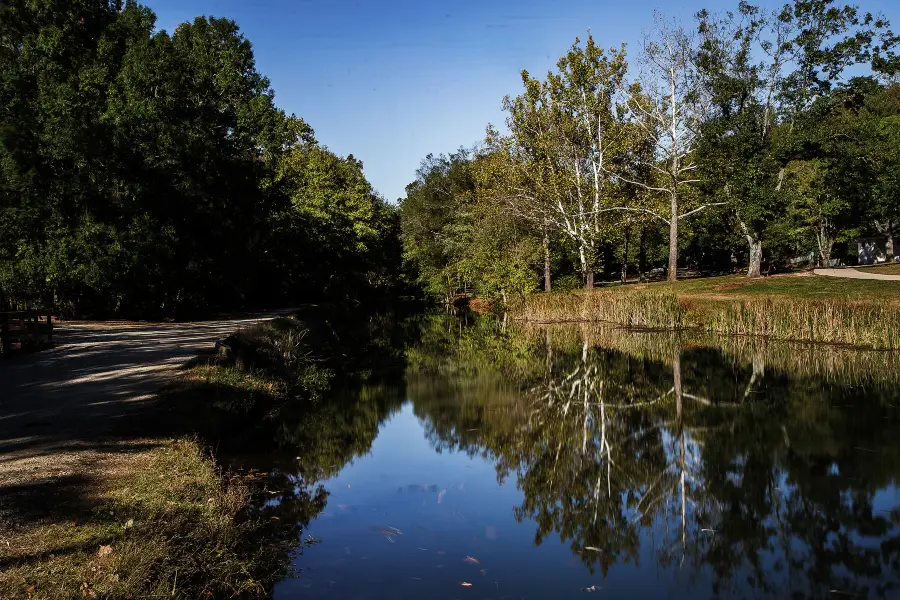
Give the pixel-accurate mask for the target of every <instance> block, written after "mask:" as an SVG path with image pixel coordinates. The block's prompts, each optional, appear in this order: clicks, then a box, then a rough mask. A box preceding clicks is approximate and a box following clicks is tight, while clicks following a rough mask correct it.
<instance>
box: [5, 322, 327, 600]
mask: <svg viewBox="0 0 900 600" xmlns="http://www.w3.org/2000/svg"><path fill="white" fill-rule="evenodd" d="M320 333H321V332H320ZM325 338H328V335H323V336H322V337H321V338H318V339H316V336H315V335H312V334H311V332H310V329H309V328H308V327H307V325H306V324H305V323H303V322H301V321H299V320H297V319H275V320H273V321H268V322H265V323H261V324H257V325H254V326H252V327H249V328H246V329H242V330H239V331H236V332H235V333H234V334H232V335H231V336H230V337H228V338H227V339H226V340H224V346H222V347H221V348H220V349H219V350H218V351H217V352H216V353H215V354H213V353H210V354H208V355H206V356H201V357H198V358H197V360H196V361H195V363H196V364H194V365H193V366H192V367H190V368H189V369H187V370H185V373H184V375H183V376H182V377H181V378H180V379H179V380H178V381H177V382H175V383H174V384H173V385H172V386H171V387H170V389H168V390H167V391H166V392H165V393H164V394H163V395H162V397H161V398H160V399H159V400H158V401H157V402H156V403H155V404H154V405H153V406H152V407H151V408H149V409H148V411H147V412H146V413H144V414H142V415H141V418H142V419H143V420H144V421H145V422H144V423H143V424H139V425H138V430H139V431H144V432H145V436H146V437H144V438H142V439H139V440H137V441H136V440H133V439H131V440H128V441H122V442H117V441H114V440H110V441H109V442H108V443H105V444H104V445H103V446H102V448H103V450H102V451H97V450H94V449H91V450H90V451H88V452H85V455H86V458H85V459H84V460H83V461H81V462H80V463H79V464H78V465H77V466H76V467H73V468H72V472H73V473H77V475H73V476H66V477H62V478H61V479H62V481H60V483H59V484H58V485H57V484H55V483H50V482H48V483H41V484H40V485H42V486H50V487H49V488H48V489H35V490H34V491H33V492H31V491H29V489H28V488H29V486H22V488H23V490H24V492H23V494H21V495H22V497H21V498H19V499H12V500H15V502H16V506H19V507H25V506H26V505H27V504H28V502H29V501H28V499H27V497H26V496H27V494H29V493H31V494H33V495H34V497H35V498H38V499H41V500H42V501H46V502H47V507H46V510H43V509H42V510H41V511H31V512H43V513H45V514H42V515H41V516H40V517H38V518H33V519H21V518H20V519H16V518H9V519H8V520H9V521H10V522H11V527H6V525H4V527H3V529H4V530H7V529H8V531H3V533H2V534H0V598H4V599H5V598H24V599H47V600H57V599H60V600H62V599H64V598H66V599H67V598H75V597H78V598H116V599H119V598H121V599H137V598H163V597H164V598H182V599H185V600H187V599H191V600H193V599H199V598H248V599H255V598H265V597H268V595H269V593H270V591H271V587H272V585H273V583H274V582H275V581H277V579H279V578H280V577H283V576H284V575H286V574H287V573H289V567H290V556H291V549H292V548H294V547H296V546H297V544H298V543H300V542H299V536H298V532H297V528H298V526H299V525H298V521H302V519H300V517H299V516H298V515H299V514H301V513H302V510H299V509H298V508H297V502H298V501H297V499H296V498H294V499H293V500H294V503H293V504H292V505H291V510H294V511H295V512H294V513H291V515H290V516H291V518H290V519H288V518H282V517H279V516H278V515H279V514H280V512H279V510H280V508H279V507H278V506H273V505H272V502H271V500H272V496H271V495H270V494H271V492H270V491H268V489H267V488H266V486H267V484H268V483H269V482H268V481H267V480H264V479H263V478H262V477H261V476H260V474H259V473H258V472H251V471H247V472H244V473H243V474H239V473H237V472H228V470H227V469H225V468H224V467H223V462H222V460H221V459H222V455H221V454H222V453H221V452H219V455H218V456H215V457H214V456H213V455H212V454H211V453H210V452H209V450H208V449H209V448H210V447H215V448H217V451H218V449H219V448H220V446H221V445H222V443H223V440H225V439H228V438H236V437H239V436H242V435H250V436H252V435H253V434H254V431H255V430H257V429H260V428H263V426H264V424H265V423H268V422H269V420H270V418H271V415H272V413H273V411H276V410H278V408H279V407H280V406H281V405H284V404H286V403H289V402H294V403H302V402H310V401H315V400H317V399H318V398H319V397H320V396H321V395H322V393H323V392H324V391H325V390H327V389H328V386H329V382H330V378H331V377H330V373H331V372H330V370H329V369H328V368H326V367H325V366H323V363H324V362H326V361H323V360H320V359H319V358H317V356H320V355H321V354H322V353H324V352H331V351H333V348H331V347H328V345H327V344H326V343H325V342H324V339H325ZM163 432H165V433H163ZM173 439H174V440H179V441H173ZM254 450H255V451H258V452H262V453H264V452H266V448H265V447H258V446H257V447H256V448H254ZM231 458H234V457H231ZM69 479H71V480H73V481H72V485H71V486H70V487H65V485H63V484H65V483H66V481H67V480H69ZM289 492H290V493H291V494H293V488H290V489H289ZM54 498H55V499H54ZM12 500H11V498H9V497H8V498H6V501H7V502H10V501H12ZM314 500H315V499H313V500H311V501H314ZM0 517H3V515H2V511H0ZM3 520H4V519H3V518H0V523H3ZM16 521H19V522H18V523H17V522H16Z"/></svg>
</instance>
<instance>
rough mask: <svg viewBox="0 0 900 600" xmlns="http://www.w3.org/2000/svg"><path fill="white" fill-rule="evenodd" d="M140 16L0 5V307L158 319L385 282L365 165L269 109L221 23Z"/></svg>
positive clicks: (378, 215) (384, 232) (389, 216)
mask: <svg viewBox="0 0 900 600" xmlns="http://www.w3.org/2000/svg"><path fill="white" fill-rule="evenodd" d="M154 22H155V15H154V14H153V13H152V11H150V10H149V9H148V8H145V7H142V6H140V5H138V4H137V3H135V2H132V1H129V2H126V3H124V5H123V2H121V1H117V2H109V1H107V2H101V1H97V0H93V1H92V0H76V1H74V2H68V1H66V2H62V1H61V0H58V1H53V0H42V1H39V2H26V1H25V0H11V1H10V2H8V3H7V5H6V6H5V8H3V9H2V10H0V304H7V305H9V304H21V303H22V301H23V300H24V299H25V298H26V297H28V296H30V297H33V298H35V299H36V300H37V301H38V302H42V303H43V304H45V305H53V306H55V307H57V308H58V309H59V310H61V311H62V312H65V313H69V314H76V315H87V314H93V315H111V314H123V315H135V316H149V317H158V316H167V315H183V314H187V313H196V312H199V311H208V310H210V309H213V308H233V307H239V306H252V305H260V304H263V303H266V304H271V303H275V302H284V301H287V300H294V299H304V300H305V299H308V298H310V297H322V296H323V295H324V294H326V293H331V292H338V293H340V294H341V296H342V297H347V296H350V295H353V294H356V293H358V292H359V291H361V290H363V289H371V288H373V287H378V286H381V287H384V285H385V283H386V281H387V280H388V279H389V275H388V274H387V273H388V272H391V269H392V268H396V266H397V265H399V249H394V250H392V249H391V248H390V244H391V241H390V240H391V238H393V239H396V237H397V235H396V234H397V232H396V219H395V217H394V216H393V211H392V209H391V208H390V207H389V206H387V205H386V204H385V203H384V202H383V201H382V200H381V199H380V198H378V197H377V196H376V195H375V194H374V192H373V191H372V189H371V186H369V184H368V183H367V182H366V181H365V178H364V177H363V176H362V170H361V164H359V162H358V161H355V160H353V159H352V157H349V158H348V159H346V160H345V159H342V158H340V157H337V156H335V155H333V154H332V153H330V152H328V151H327V150H326V149H325V148H323V147H321V146H319V145H318V144H317V143H316V141H315V139H314V137H313V134H312V130H311V128H310V127H309V126H308V125H306V124H305V123H304V122H303V121H302V120H300V119H297V118H295V117H293V116H287V115H285V114H284V112H282V111H281V110H279V109H278V108H277V107H275V105H274V94H273V92H272V90H271V88H270V87H269V81H268V80H267V79H266V78H265V77H264V76H262V75H261V74H260V73H259V72H258V71H257V70H256V66H255V62H254V57H253V51H252V48H251V45H250V42H249V41H248V40H247V39H245V38H244V37H243V36H242V35H241V33H240V31H239V29H238V27H237V25H236V24H235V23H234V22H233V21H229V20H227V19H217V18H211V17H210V18H206V17H198V18H197V19H195V20H194V21H193V22H192V23H183V24H181V25H179V26H178V27H177V28H176V29H175V31H174V32H172V33H171V34H170V33H167V32H165V31H157V30H156V29H155V27H154ZM298 153H299V154H304V155H307V156H309V155H314V156H316V157H318V158H319V159H320V160H319V161H318V162H317V163H316V164H314V165H299V166H297V165H296V162H297V161H296V160H295V157H296V156H297V154H298ZM297 168H300V169H304V168H305V169H308V170H309V171H310V173H298V172H297V171H296V169H297ZM285 173H289V174H288V175H287V176H286V175H285ZM322 178H326V179H327V178H330V180H331V181H330V183H329V184H328V185H326V186H321V185H318V180H319V179H322ZM311 179H316V181H310V180H311ZM317 185H318V187H317ZM307 188H315V191H314V192H313V193H314V194H315V195H317V202H318V205H319V206H320V208H321V210H319V211H318V212H315V211H314V212H313V213H312V214H309V213H310V211H309V210H307V207H306V206H304V205H303V203H302V202H300V203H298V200H297V198H298V197H306V196H309V195H310V193H307ZM346 197H352V199H351V200H349V201H352V202H355V203H356V204H357V206H356V209H355V210H352V211H345V210H344V207H345V206H346V204H347V202H348V200H347V199H346ZM329 212H331V213H346V214H344V215H343V216H344V220H343V221H342V222H341V223H335V222H333V221H331V220H328V218H327V214H326V213H329ZM360 229H365V230H366V231H365V232H363V233H360V231H359V230H360ZM348 232H349V233H348ZM351 234H352V235H351ZM348 235H349V236H350V237H349V238H348ZM360 237H364V238H366V245H363V244H360V243H359V241H358V239H356V238H360ZM395 246H396V244H395ZM312 249H315V251H316V252H310V250H312ZM332 257H338V258H337V259H335V260H332ZM391 260H394V261H395V265H394V266H390V261H391ZM0 307H2V306H0Z"/></svg>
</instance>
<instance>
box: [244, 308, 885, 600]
mask: <svg viewBox="0 0 900 600" xmlns="http://www.w3.org/2000/svg"><path fill="white" fill-rule="evenodd" d="M404 355H405V357H406V360H405V362H406V365H405V367H404V368H403V369H402V372H398V373H394V374H386V375H385V374H382V376H379V377H369V378H368V379H367V380H366V381H365V382H362V383H358V384H356V385H347V386H346V388H347V389H344V390H342V391H336V392H335V393H334V394H333V397H332V398H330V399H327V400H323V401H322V402H320V403H319V405H317V407H316V408H315V409H313V410H305V411H304V412H302V413H300V414H290V413H285V414H284V415H280V416H279V417H278V418H277V419H276V422H275V425H274V430H273V431H274V434H275V437H276V440H277V444H276V446H277V448H278V450H277V452H275V454H276V455H277V460H275V461H274V463H275V464H270V465H268V466H267V467H266V468H267V469H269V475H268V476H267V477H269V478H270V483H269V485H270V486H271V488H272V489H271V491H270V492H269V494H270V495H271V497H270V498H268V499H267V500H266V501H265V504H264V506H263V507H262V508H263V510H264V511H269V513H271V516H273V517H277V521H278V522H280V523H284V524H285V525H284V526H285V527H287V528H288V530H287V531H288V534H290V535H292V536H296V537H299V538H300V539H301V540H302V543H301V546H300V549H299V552H298V553H297V555H296V557H295V559H294V566H295V567H296V569H297V571H298V576H297V577H296V578H291V579H287V580H285V581H283V582H281V583H280V584H278V585H277V586H276V588H275V597H276V598H284V599H287V598H347V599H356V598H359V599H362V598H431V599H443V598H448V599H449V598H494V599H500V598H511V599H518V598H581V597H583V595H584V594H585V593H596V594H598V597H606V598H622V597H631V598H644V597H647V598H707V597H721V598H741V597H743V598H757V597H772V598H829V597H830V598H850V597H862V598H868V597H871V598H898V597H900V590H898V588H897V585H898V580H900V563H898V559H900V527H898V524H900V491H898V488H897V477H898V475H900V412H898V408H900V372H898V369H897V358H896V356H892V355H887V354H875V353H862V352H851V351H846V350H839V349H834V348H810V347H808V346H805V347H804V346H785V345H771V344H763V343H761V342H750V341H747V340H715V339H706V340H703V339H700V340H697V339H679V338H674V337H671V336H661V335H651V334H629V333H625V332H622V331H615V330H601V329H589V328H554V329H547V330H539V329H533V330H517V331H513V330H512V329H505V328H504V327H503V325H502V324H501V323H499V322H497V321H493V320H488V319H481V320H479V321H477V322H474V323H472V322H470V323H463V322H460V321H456V320H454V319H452V318H448V317H432V318H429V319H426V320H425V321H424V322H423V323H422V324H421V327H420V328H419V330H418V332H417V333H416V335H415V336H412V339H411V340H410V341H409V345H408V346H407V347H406V348H405V349H404ZM260 464H262V463H260ZM279 486H281V487H279ZM269 513H265V514H269ZM287 522H289V524H290V526H288V524H287ZM283 534H284V532H283ZM462 584H466V585H462ZM469 584H470V585H469Z"/></svg>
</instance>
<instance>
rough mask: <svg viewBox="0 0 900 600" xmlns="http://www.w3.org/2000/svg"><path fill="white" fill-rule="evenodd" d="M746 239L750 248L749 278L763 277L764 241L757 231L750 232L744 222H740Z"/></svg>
mask: <svg viewBox="0 0 900 600" xmlns="http://www.w3.org/2000/svg"><path fill="white" fill-rule="evenodd" d="M738 224H739V225H740V226H741V231H743V232H744V237H746V238H747V244H748V245H749V246H750V265H749V266H748V267H747V277H759V276H760V275H762V272H761V269H760V267H761V266H762V240H761V239H759V236H758V235H757V234H756V232H755V231H750V228H749V227H747V226H746V225H745V224H744V222H743V221H738Z"/></svg>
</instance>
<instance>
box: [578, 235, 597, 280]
mask: <svg viewBox="0 0 900 600" xmlns="http://www.w3.org/2000/svg"><path fill="white" fill-rule="evenodd" d="M578 260H579V261H580V262H581V274H582V275H583V276H584V289H586V290H591V289H594V271H593V270H591V267H590V266H589V265H588V259H587V254H585V251H584V246H583V245H582V246H581V247H580V248H579V249H578Z"/></svg>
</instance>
